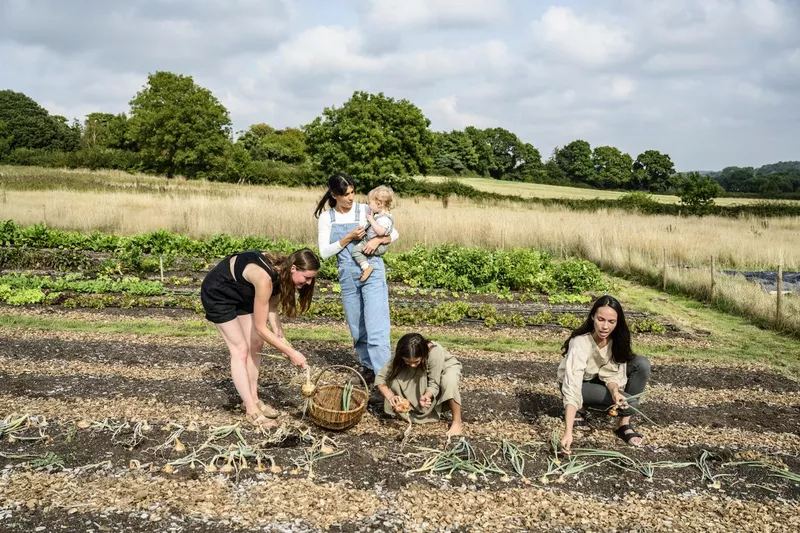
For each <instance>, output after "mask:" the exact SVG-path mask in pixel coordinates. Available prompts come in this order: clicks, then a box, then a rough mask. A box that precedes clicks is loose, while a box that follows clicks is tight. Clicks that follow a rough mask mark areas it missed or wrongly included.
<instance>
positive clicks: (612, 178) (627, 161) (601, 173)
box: [592, 146, 633, 189]
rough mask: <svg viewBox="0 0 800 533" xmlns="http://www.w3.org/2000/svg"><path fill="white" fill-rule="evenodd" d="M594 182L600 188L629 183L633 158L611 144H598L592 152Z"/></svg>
mask: <svg viewBox="0 0 800 533" xmlns="http://www.w3.org/2000/svg"><path fill="white" fill-rule="evenodd" d="M592 165H593V166H594V172H595V174H594V184H595V185H596V186H598V187H601V188H609V189H621V188H624V187H627V186H629V185H630V184H631V180H632V179H633V176H632V174H631V172H632V167H633V158H632V157H631V156H630V155H628V154H626V153H623V152H621V151H620V150H619V149H618V148H615V147H613V146H598V147H596V148H595V149H594V151H593V152H592Z"/></svg>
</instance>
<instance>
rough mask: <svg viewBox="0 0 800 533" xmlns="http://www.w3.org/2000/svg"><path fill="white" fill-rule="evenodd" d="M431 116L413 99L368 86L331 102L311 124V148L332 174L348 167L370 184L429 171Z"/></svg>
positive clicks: (361, 185)
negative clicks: (367, 89)
mask: <svg viewBox="0 0 800 533" xmlns="http://www.w3.org/2000/svg"><path fill="white" fill-rule="evenodd" d="M429 125H430V120H428V119H427V118H425V115H423V113H422V111H421V110H420V109H419V108H418V107H417V106H415V105H414V104H412V103H411V102H409V101H408V100H394V99H393V98H389V97H386V96H384V94H383V93H379V94H377V95H374V94H369V93H366V92H363V91H357V92H355V93H353V96H352V98H350V100H348V101H347V102H345V103H344V104H343V105H342V107H339V108H336V107H328V108H325V110H324V111H323V112H322V116H320V117H317V118H316V119H314V121H313V122H311V124H308V125H307V126H305V128H304V130H305V132H306V134H307V135H308V139H307V143H308V150H309V153H310V154H311V156H312V157H313V158H314V160H315V162H316V163H317V164H318V165H319V167H320V169H321V170H322V171H323V172H324V173H325V174H326V175H329V174H332V173H334V172H337V171H342V172H346V173H348V174H350V175H352V176H353V177H355V178H356V179H357V180H359V183H358V185H359V188H360V189H362V190H363V189H364V188H366V187H369V186H371V185H372V184H374V183H378V182H380V181H382V180H385V179H386V178H388V177H390V176H392V175H398V176H408V175H415V174H426V173H427V172H428V171H429V170H430V169H431V168H432V166H433V159H432V157H431V151H432V149H433V134H432V133H431V132H430V130H428V126H429Z"/></svg>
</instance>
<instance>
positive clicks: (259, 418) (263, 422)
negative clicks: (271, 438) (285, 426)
mask: <svg viewBox="0 0 800 533" xmlns="http://www.w3.org/2000/svg"><path fill="white" fill-rule="evenodd" d="M245 418H246V419H247V421H248V422H250V423H251V424H253V425H254V426H255V427H257V428H258V429H273V428H276V427H278V422H277V421H276V420H270V419H269V418H267V417H266V416H264V415H262V414H261V413H248V414H246V415H245Z"/></svg>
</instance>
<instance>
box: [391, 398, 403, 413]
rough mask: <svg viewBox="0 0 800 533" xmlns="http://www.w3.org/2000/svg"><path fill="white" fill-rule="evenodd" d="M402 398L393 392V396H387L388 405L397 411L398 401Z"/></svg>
mask: <svg viewBox="0 0 800 533" xmlns="http://www.w3.org/2000/svg"><path fill="white" fill-rule="evenodd" d="M402 399H403V398H402V397H400V396H399V395H397V394H395V395H394V396H392V397H391V398H389V405H391V406H392V409H394V410H395V411H397V408H398V407H399V406H400V401H401V400H402Z"/></svg>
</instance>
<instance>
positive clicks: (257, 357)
mask: <svg viewBox="0 0 800 533" xmlns="http://www.w3.org/2000/svg"><path fill="white" fill-rule="evenodd" d="M237 320H238V321H239V324H241V326H242V331H243V332H245V338H246V339H247V377H248V379H249V381H250V397H251V398H252V399H253V402H254V403H258V374H259V371H260V370H261V349H262V348H263V347H264V340H263V339H262V338H261V336H260V335H259V334H258V333H257V332H256V329H255V328H254V327H253V315H239V317H238V318H237Z"/></svg>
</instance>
